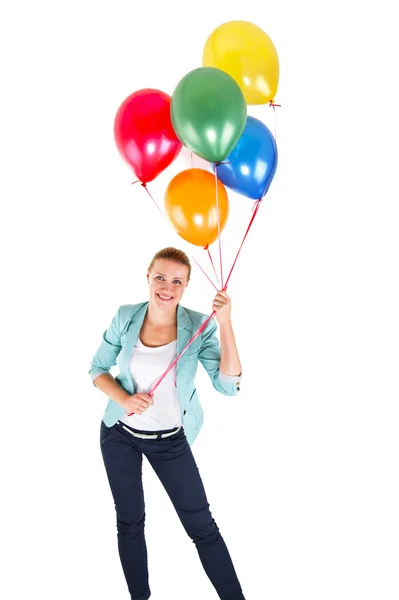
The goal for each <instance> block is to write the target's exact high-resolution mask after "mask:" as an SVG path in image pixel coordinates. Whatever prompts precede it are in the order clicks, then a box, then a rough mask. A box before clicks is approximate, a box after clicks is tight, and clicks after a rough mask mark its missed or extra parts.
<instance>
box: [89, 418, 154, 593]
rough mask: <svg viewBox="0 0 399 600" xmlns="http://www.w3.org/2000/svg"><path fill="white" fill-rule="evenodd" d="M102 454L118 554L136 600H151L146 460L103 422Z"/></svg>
mask: <svg viewBox="0 0 399 600" xmlns="http://www.w3.org/2000/svg"><path fill="white" fill-rule="evenodd" d="M100 444H101V452H102V456H103V460H104V465H105V469H106V471H107V476H108V481H109V484H110V487H111V492H112V495H113V498H114V502H115V509H116V525H117V532H118V550H119V556H120V560H121V563H122V568H123V572H124V574H125V579H126V582H127V585H128V588H129V592H130V596H131V598H132V600H148V598H149V597H150V595H151V592H150V588H149V585H148V563H147V546H146V543H145V537H144V519H145V508H144V494H143V484H142V476H141V474H142V461H143V456H142V454H141V452H140V451H139V450H138V448H137V447H136V445H135V444H134V438H132V441H130V440H127V439H125V438H124V437H123V435H121V434H120V432H119V431H118V430H117V429H116V427H115V425H114V426H113V427H107V426H106V425H105V424H104V422H103V421H101V433H100Z"/></svg>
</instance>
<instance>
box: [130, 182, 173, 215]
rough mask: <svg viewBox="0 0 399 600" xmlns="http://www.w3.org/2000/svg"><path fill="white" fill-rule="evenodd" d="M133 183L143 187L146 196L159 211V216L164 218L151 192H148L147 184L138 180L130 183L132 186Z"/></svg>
mask: <svg viewBox="0 0 399 600" xmlns="http://www.w3.org/2000/svg"><path fill="white" fill-rule="evenodd" d="M135 183H140V185H141V187H143V188H144V189H145V191H146V192H147V194H148V195H149V197H150V198H151V200H152V201H153V203H154V204H155V206H156V207H157V209H158V210H159V212H160V213H161V215H162V216H163V217H164V216H165V215H164V214H163V212H162V210H161V209H160V208H159V206H158V204H157V203H156V202H155V200H154V198H153V196H152V194H151V192H150V191H149V189H148V187H147V184H146V183H144V182H142V181H140V179H137V180H136V181H133V182H132V185H134V184H135Z"/></svg>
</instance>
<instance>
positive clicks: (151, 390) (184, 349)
mask: <svg viewBox="0 0 399 600" xmlns="http://www.w3.org/2000/svg"><path fill="white" fill-rule="evenodd" d="M215 315H216V312H215V311H213V313H212V314H211V315H210V316H209V317H208V318H207V319H206V320H205V321H204V322H203V323H202V325H201V327H200V328H199V329H198V331H197V332H196V333H195V334H194V335H193V337H192V338H191V340H189V341H188V342H187V344H186V345H185V346H184V348H183V350H182V351H181V352H180V354H179V355H178V356H176V358H175V359H174V361H173V362H172V363H171V364H170V365H169V367H168V368H167V369H166V371H165V373H164V374H163V375H161V377H160V378H159V379H158V381H157V382H156V383H155V384H154V385H153V386H152V388H151V389H150V390H149V392H147V393H148V395H149V396H153V395H154V392H155V390H156V389H157V387H158V386H159V384H160V383H161V382H162V381H163V380H164V379H165V377H166V375H167V374H168V373H169V371H170V370H171V369H173V367H174V366H175V364H176V363H177V361H178V360H179V358H180V357H181V356H183V354H184V353H185V351H186V350H187V348H188V347H189V345H190V344H191V342H193V341H194V340H195V338H196V337H198V336H199V335H200V334H201V333H202V332H203V331H204V329H205V327H206V326H207V325H208V323H209V321H210V320H211V319H212V318H213V317H214V316H215ZM131 415H134V412H130V413H127V416H128V417H130V416H131Z"/></svg>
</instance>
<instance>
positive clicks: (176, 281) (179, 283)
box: [173, 279, 181, 285]
mask: <svg viewBox="0 0 399 600" xmlns="http://www.w3.org/2000/svg"><path fill="white" fill-rule="evenodd" d="M173 283H177V284H178V285H181V281H179V280H178V279H175V280H174V282H173Z"/></svg>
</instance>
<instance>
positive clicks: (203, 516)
mask: <svg viewBox="0 0 399 600" xmlns="http://www.w3.org/2000/svg"><path fill="white" fill-rule="evenodd" d="M167 439H168V447H165V446H163V450H162V451H159V450H158V449H157V446H156V442H150V443H149V444H146V449H144V445H143V446H142V448H143V452H144V454H145V455H146V457H147V458H148V460H149V462H150V463H151V465H152V467H153V469H154V471H155V472H156V474H157V475H158V477H159V479H160V480H161V482H162V484H163V486H164V488H165V490H166V492H167V493H168V495H169V497H170V499H171V500H172V502H173V505H174V507H175V509H176V511H177V513H178V515H179V518H180V520H181V522H182V524H183V526H184V528H185V530H186V531H187V533H188V535H189V536H190V537H191V539H192V540H193V541H194V543H195V545H196V547H197V551H198V554H199V557H200V560H201V562H202V565H203V567H204V569H205V572H206V574H207V575H208V577H209V579H210V580H211V582H212V584H213V586H214V587H215V589H216V591H217V593H218V595H219V598H221V599H222V600H245V598H244V596H243V593H242V590H241V586H240V583H239V581H238V579H237V575H236V572H235V570H234V566H233V563H232V561H231V558H230V554H229V552H228V549H227V547H226V544H225V542H224V540H223V538H222V536H221V534H220V532H219V528H218V526H217V525H216V523H215V521H214V519H213V518H212V514H211V512H210V510H209V504H208V501H207V498H206V494H205V490H204V486H203V483H202V480H201V477H200V474H199V471H198V467H197V465H196V462H195V459H194V456H193V454H192V452H191V448H190V446H189V444H188V442H187V438H186V436H185V433H184V431H183V429H181V430H180V431H179V433H177V434H175V435H173V436H171V437H170V438H167ZM164 441H165V440H162V442H164ZM158 443H159V442H158Z"/></svg>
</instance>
